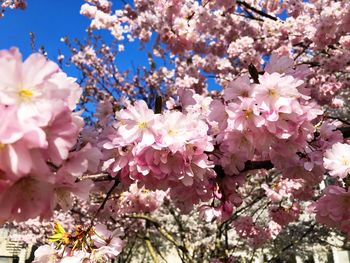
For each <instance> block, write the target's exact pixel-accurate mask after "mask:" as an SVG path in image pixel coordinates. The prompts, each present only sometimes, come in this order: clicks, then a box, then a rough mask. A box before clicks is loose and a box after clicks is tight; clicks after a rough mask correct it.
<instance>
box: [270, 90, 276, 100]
mask: <svg viewBox="0 0 350 263" xmlns="http://www.w3.org/2000/svg"><path fill="white" fill-rule="evenodd" d="M269 95H270V96H271V97H274V98H277V97H278V93H277V91H276V90H275V89H269Z"/></svg>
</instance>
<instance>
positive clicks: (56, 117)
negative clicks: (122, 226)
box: [0, 48, 99, 223]
mask: <svg viewBox="0 0 350 263" xmlns="http://www.w3.org/2000/svg"><path fill="white" fill-rule="evenodd" d="M0 68H1V69H0V75H1V80H0V118H1V120H2V123H1V127H0V189H1V191H0V206H1V211H0V223H4V222H6V221H14V220H15V221H24V220H27V219H28V218H34V217H36V216H40V217H42V218H44V217H49V216H51V215H52V212H53V209H54V208H55V207H56V204H59V205H60V207H61V208H63V209H68V208H69V207H70V206H71V204H72V199H71V198H72V196H71V194H72V193H74V194H75V195H78V196H81V197H83V198H85V197H87V194H88V192H89V189H90V188H91V186H92V184H91V182H88V181H85V182H82V183H79V184H76V183H75V181H76V176H80V175H82V174H83V173H84V172H85V171H88V170H89V171H94V169H96V165H95V162H96V161H97V162H98V158H99V152H98V150H97V149H93V148H92V147H91V145H88V144H87V145H81V146H79V149H78V148H77V149H76V151H74V152H71V150H72V148H73V146H75V145H76V143H77V138H78V135H79V132H80V130H81V129H82V127H83V125H84V122H83V119H82V118H81V117H80V116H79V114H78V113H74V112H72V111H73V109H74V108H75V105H76V103H77V101H78V100H79V97H80V96H81V88H80V87H79V85H77V84H76V83H75V80H74V79H73V78H70V77H67V75H66V74H65V73H63V72H62V71H61V70H60V69H59V67H58V65H56V64H55V63H54V62H52V61H49V60H47V59H46V58H45V57H44V56H43V55H41V54H33V55H31V56H30V57H28V58H27V59H26V60H25V61H24V62H22V56H21V54H20V53H19V51H18V50H17V49H16V48H12V49H10V50H1V51H0Z"/></svg>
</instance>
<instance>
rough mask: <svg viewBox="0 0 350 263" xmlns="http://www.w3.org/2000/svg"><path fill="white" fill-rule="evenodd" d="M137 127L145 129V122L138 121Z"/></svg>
mask: <svg viewBox="0 0 350 263" xmlns="http://www.w3.org/2000/svg"><path fill="white" fill-rule="evenodd" d="M137 126H138V127H139V129H146V128H147V122H145V121H143V122H140V123H139V124H138V125H137Z"/></svg>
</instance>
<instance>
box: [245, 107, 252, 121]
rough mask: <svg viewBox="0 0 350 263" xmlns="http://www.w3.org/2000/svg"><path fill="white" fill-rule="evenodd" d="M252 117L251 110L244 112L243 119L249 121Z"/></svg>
mask: <svg viewBox="0 0 350 263" xmlns="http://www.w3.org/2000/svg"><path fill="white" fill-rule="evenodd" d="M252 115H253V110H252V109H247V110H244V117H245V118H246V119H249V118H250V117H251V116H252Z"/></svg>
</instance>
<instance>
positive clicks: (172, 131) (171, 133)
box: [168, 129, 178, 136]
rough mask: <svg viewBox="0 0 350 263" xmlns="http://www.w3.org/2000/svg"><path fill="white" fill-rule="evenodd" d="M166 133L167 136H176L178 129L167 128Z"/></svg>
mask: <svg viewBox="0 0 350 263" xmlns="http://www.w3.org/2000/svg"><path fill="white" fill-rule="evenodd" d="M168 134H169V136H176V135H177V134H178V131H176V130H173V129H169V130H168Z"/></svg>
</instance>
